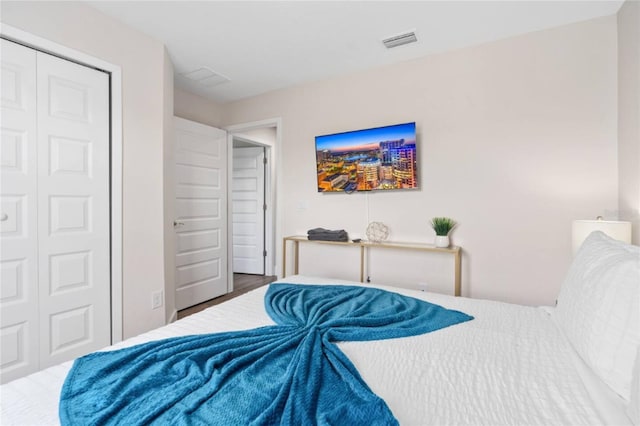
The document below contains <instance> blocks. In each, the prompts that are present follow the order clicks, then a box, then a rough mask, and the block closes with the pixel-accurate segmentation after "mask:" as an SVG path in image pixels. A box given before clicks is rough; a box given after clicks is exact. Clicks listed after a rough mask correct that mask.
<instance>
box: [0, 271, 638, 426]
mask: <svg viewBox="0 0 640 426" xmlns="http://www.w3.org/2000/svg"><path fill="white" fill-rule="evenodd" d="M280 282H290V283H306V284H349V285H357V284H355V283H348V282H344V281H336V280H328V279H325V278H314V277H304V276H295V277H287V278H286V279H284V280H281V281H280ZM372 287H376V288H382V289H385V290H389V291H395V292H397V293H400V294H403V295H407V296H412V297H416V298H419V299H423V300H427V301H429V302H431V303H436V304H439V305H441V306H444V307H446V308H450V309H455V310H460V311H462V312H465V313H467V314H469V315H473V316H474V317H475V319H474V320H473V321H469V322H466V323H464V324H459V325H456V326H452V327H448V328H445V329H441V330H438V331H435V332H432V333H428V334H424V335H420V336H413V337H407V338H400V339H392V340H384V341H371V342H343V343H339V346H340V348H341V350H342V351H343V352H344V353H345V354H346V355H347V356H348V357H349V358H350V359H351V361H352V362H353V363H354V365H355V366H356V367H357V369H358V371H359V372H360V374H361V376H362V377H363V379H364V380H365V381H366V382H367V384H368V385H369V387H370V388H371V389H372V390H373V391H374V392H375V393H376V394H378V395H379V396H380V397H382V398H383V399H384V400H385V401H386V403H387V405H388V406H389V408H390V409H391V411H392V412H393V414H394V415H395V416H396V418H397V419H398V421H399V422H400V424H402V425H430V424H433V425H442V424H456V425H459V424H474V425H479V424H484V425H496V424H523V425H524V424H545V425H550V424H572V425H578V424H616V425H617V424H631V422H630V420H629V419H628V417H627V416H626V415H625V414H624V406H623V403H622V400H621V399H620V398H619V397H617V396H616V395H615V394H613V392H611V391H610V390H609V388H608V387H607V386H606V385H604V384H603V383H602V382H601V381H600V380H599V379H598V378H597V377H595V376H594V375H593V374H592V373H591V372H590V371H589V369H588V368H587V367H586V365H585V364H584V363H583V362H582V360H581V359H580V358H579V357H578V356H577V354H576V353H575V351H574V350H573V348H572V347H571V345H570V344H569V343H568V342H567V340H566V339H565V338H564V336H563V335H562V333H561V332H560V330H559V329H558V328H557V327H556V325H555V324H554V322H553V320H552V319H551V316H550V315H549V311H550V308H535V307H526V306H519V305H512V304H507V303H500V302H494V301H486V300H475V299H468V298H460V297H458V298H456V297H452V296H445V295H440V294H434V293H427V292H419V291H413V290H407V289H400V288H395V287H387V286H380V285H375V286H372ZM265 292H266V287H263V288H259V289H257V290H254V291H252V292H249V293H247V294H245V295H243V296H240V297H238V298H235V299H232V300H230V301H228V302H225V303H223V304H221V305H217V306H214V307H211V308H209V309H206V310H205V311H202V312H199V313H197V314H195V315H192V316H189V317H187V318H184V319H182V320H179V321H176V322H174V323H172V324H169V325H167V326H164V327H161V328H158V329H156V330H153V331H150V332H148V333H144V334H142V335H140V336H137V337H135V338H132V339H128V340H126V341H124V342H121V343H119V344H117V345H113V346H111V347H109V348H106V349H105V350H113V349H118V348H122V347H126V346H131V345H135V344H138V343H143V342H147V341H151V340H157V339H162V338H167V337H174V336H182V335H190V334H204V333H215V332H222V331H232V330H243V329H250V328H255V327H259V326H264V325H272V324H273V321H272V320H271V319H270V318H269V316H268V315H267V313H266V312H265V309H264V303H263V298H264V294H265ZM71 365H72V363H71V362H67V363H64V364H60V365H58V366H54V367H51V368H48V369H46V370H43V371H41V372H38V373H35V374H32V375H30V376H27V377H24V378H21V379H18V380H15V381H13V382H10V383H7V384H5V385H3V386H1V387H0V398H1V399H0V405H1V407H0V408H1V412H0V423H1V424H3V425H48V424H51V425H53V424H59V421H58V399H59V396H60V389H61V387H62V384H63V382H64V379H65V377H66V374H67V372H68V371H69V369H70V368H71Z"/></svg>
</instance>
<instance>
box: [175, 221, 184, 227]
mask: <svg viewBox="0 0 640 426" xmlns="http://www.w3.org/2000/svg"><path fill="white" fill-rule="evenodd" d="M181 226H184V222H178V221H177V220H174V221H173V227H174V228H179V227H181Z"/></svg>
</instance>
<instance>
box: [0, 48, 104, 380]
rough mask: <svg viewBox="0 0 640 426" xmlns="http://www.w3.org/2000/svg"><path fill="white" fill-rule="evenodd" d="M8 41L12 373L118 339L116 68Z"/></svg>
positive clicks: (5, 135)
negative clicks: (112, 96)
mask: <svg viewBox="0 0 640 426" xmlns="http://www.w3.org/2000/svg"><path fill="white" fill-rule="evenodd" d="M2 43H3V44H2V61H3V65H2V67H3V73H2V113H3V117H2V161H1V164H2V194H1V196H2V218H5V217H6V220H4V221H2V254H1V257H2V293H1V297H0V298H1V303H2V316H1V322H2V324H1V330H2V370H1V371H2V380H3V381H7V380H10V379H11V378H12V377H14V378H15V377H19V376H21V375H23V374H26V373H28V372H30V371H33V370H34V369H35V370H37V369H40V368H44V367H47V366H50V365H53V364H58V363H60V362H62V361H66V360H70V359H73V358H76V357H78V356H80V355H84V354H86V353H88V352H91V351H94V350H97V349H100V348H102V347H104V346H106V345H108V344H110V343H111V325H110V324H111V313H110V310H111V306H110V294H111V293H110V291H111V289H110V286H111V279H110V254H109V253H110V248H109V244H110V229H109V228H110V226H109V223H110V217H109V210H110V206H109V160H108V159H109V78H108V75H107V74H105V73H103V72H100V71H97V70H94V69H91V68H88V67H84V66H82V65H78V64H75V63H72V62H69V61H65V60H62V59H59V58H56V57H53V56H51V55H47V54H45V53H41V52H36V51H34V50H31V49H29V48H26V47H23V46H20V45H17V44H13V43H10V42H6V41H2ZM27 64H31V65H29V67H27ZM36 99H37V102H36Z"/></svg>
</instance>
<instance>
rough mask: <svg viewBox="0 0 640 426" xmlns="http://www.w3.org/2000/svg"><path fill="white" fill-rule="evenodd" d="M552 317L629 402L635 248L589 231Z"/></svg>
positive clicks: (636, 333)
mask: <svg viewBox="0 0 640 426" xmlns="http://www.w3.org/2000/svg"><path fill="white" fill-rule="evenodd" d="M553 316H554V319H555V320H556V322H557V323H558V325H559V326H560V328H561V329H562V330H563V332H564V333H565V335H566V336H567V338H568V340H569V341H570V342H571V344H572V345H573V347H574V348H575V349H576V351H577V352H578V354H579V355H580V356H581V357H582V358H583V359H584V360H585V362H586V363H587V364H588V365H589V366H590V367H591V368H592V369H593V371H594V372H595V374H596V375H597V376H598V377H600V378H601V379H602V380H603V381H604V382H605V383H606V384H608V385H609V386H610V387H611V388H612V389H613V390H614V391H615V392H616V393H617V394H618V395H620V396H621V397H622V398H624V399H625V400H626V401H629V396H630V386H631V376H632V373H633V364H634V361H635V359H636V353H637V351H638V347H639V346H640V247H637V246H632V245H630V244H625V243H623V242H620V241H617V240H614V239H612V238H610V237H608V236H606V235H605V234H603V233H602V232H599V231H596V232H593V233H592V234H591V235H589V237H587V239H586V240H585V242H584V243H583V244H582V246H581V247H580V249H579V250H578V252H577V253H576V256H575V258H574V260H573V263H572V264H571V267H570V268H569V272H568V273H567V277H566V278H565V281H564V283H563V284H562V288H561V289H560V294H559V296H558V305H557V308H556V309H555V310H554V313H553Z"/></svg>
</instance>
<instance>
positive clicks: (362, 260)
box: [360, 245, 364, 283]
mask: <svg viewBox="0 0 640 426" xmlns="http://www.w3.org/2000/svg"><path fill="white" fill-rule="evenodd" d="M360 282H361V283H363V282H364V246H363V245H360Z"/></svg>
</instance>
